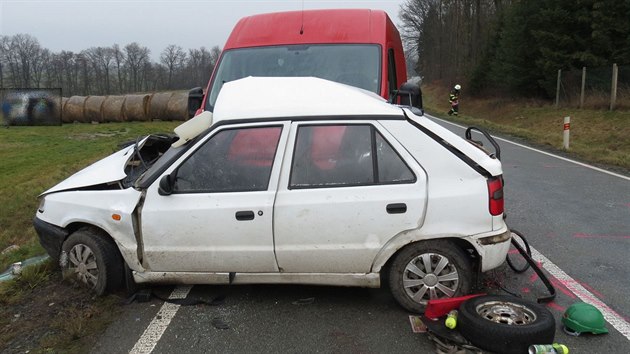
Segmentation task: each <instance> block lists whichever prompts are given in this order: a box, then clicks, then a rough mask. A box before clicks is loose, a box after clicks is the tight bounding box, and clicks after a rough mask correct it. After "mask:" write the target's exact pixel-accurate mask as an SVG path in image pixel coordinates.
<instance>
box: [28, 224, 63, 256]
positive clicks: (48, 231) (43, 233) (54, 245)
mask: <svg viewBox="0 0 630 354" xmlns="http://www.w3.org/2000/svg"><path fill="white" fill-rule="evenodd" d="M33 227H34V228H35V231H36V232H37V236H39V243H40V244H41V245H42V247H44V249H45V250H46V252H48V254H49V255H50V257H51V258H52V259H54V260H58V259H59V255H60V254H61V245H62V244H63V241H65V239H66V237H68V231H66V230H65V229H64V228H61V227H59V226H55V225H53V224H49V223H47V222H45V221H42V220H41V219H39V218H38V217H35V218H34V219H33Z"/></svg>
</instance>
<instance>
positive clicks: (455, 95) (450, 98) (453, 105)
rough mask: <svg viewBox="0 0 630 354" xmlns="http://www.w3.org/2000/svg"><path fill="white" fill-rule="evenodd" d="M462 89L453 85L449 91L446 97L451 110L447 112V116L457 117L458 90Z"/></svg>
mask: <svg viewBox="0 0 630 354" xmlns="http://www.w3.org/2000/svg"><path fill="white" fill-rule="evenodd" d="M461 88H462V87H461V86H460V85H455V87H453V89H452V90H451V93H450V94H449V95H448V102H450V104H451V110H450V111H448V115H449V116H450V115H452V114H454V115H457V114H458V112H459V90H460V89H461Z"/></svg>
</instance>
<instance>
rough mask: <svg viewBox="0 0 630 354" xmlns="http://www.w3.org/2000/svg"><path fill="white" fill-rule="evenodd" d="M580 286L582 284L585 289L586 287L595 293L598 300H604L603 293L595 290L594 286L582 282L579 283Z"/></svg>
mask: <svg viewBox="0 0 630 354" xmlns="http://www.w3.org/2000/svg"><path fill="white" fill-rule="evenodd" d="M578 284H580V285H582V286H583V287H585V288H586V290H588V291H590V292H592V293H593V294H595V296H597V297H598V298H604V295H602V293H600V292H599V291H597V290H595V289H593V287H592V286H590V285H588V284H586V283H583V282H581V281H579V282H578Z"/></svg>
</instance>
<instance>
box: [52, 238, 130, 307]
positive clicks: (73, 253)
mask: <svg viewBox="0 0 630 354" xmlns="http://www.w3.org/2000/svg"><path fill="white" fill-rule="evenodd" d="M105 237H107V236H104V235H102V234H100V233H98V232H96V231H95V230H92V229H89V228H85V229H80V230H78V231H76V232H74V233H73V234H72V235H70V237H68V239H66V241H65V242H64V243H63V246H62V255H61V260H60V264H61V269H62V272H63V275H64V278H70V279H72V280H74V281H77V282H78V283H79V284H81V285H82V286H84V287H86V288H88V289H90V290H91V291H93V292H94V293H96V295H103V294H105V293H106V292H108V291H114V290H116V289H117V288H118V287H120V285H121V283H122V276H123V266H122V262H123V260H122V257H121V256H120V252H119V251H118V249H117V248H116V245H115V244H114V243H113V242H110V241H109V240H107V239H105Z"/></svg>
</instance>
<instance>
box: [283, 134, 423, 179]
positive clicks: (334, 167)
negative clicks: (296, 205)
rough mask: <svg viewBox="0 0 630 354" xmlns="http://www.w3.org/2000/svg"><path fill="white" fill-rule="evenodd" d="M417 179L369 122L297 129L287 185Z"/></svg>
mask: <svg viewBox="0 0 630 354" xmlns="http://www.w3.org/2000/svg"><path fill="white" fill-rule="evenodd" d="M415 180H416V178H415V175H414V174H413V172H412V171H411V170H410V169H409V167H408V166H407V165H406V164H405V162H404V161H403V160H402V158H401V157H400V156H399V155H398V154H397V153H396V152H395V151H394V149H393V148H392V147H391V145H390V144H389V143H388V142H387V141H386V140H385V139H384V138H383V137H382V136H381V134H380V133H378V132H377V131H376V129H375V128H374V127H373V126H371V125H321V126H301V127H300V128H298V134H297V139H296V142H295V149H294V156H293V163H292V167H291V179H290V183H289V187H290V188H315V187H336V186H360V185H373V184H385V183H413V182H415Z"/></svg>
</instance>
